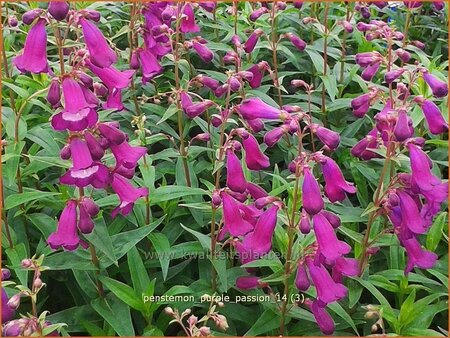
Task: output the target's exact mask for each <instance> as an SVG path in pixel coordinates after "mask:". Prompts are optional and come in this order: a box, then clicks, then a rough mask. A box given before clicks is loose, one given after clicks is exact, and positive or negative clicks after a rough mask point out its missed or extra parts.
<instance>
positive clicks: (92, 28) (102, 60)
mask: <svg viewBox="0 0 450 338" xmlns="http://www.w3.org/2000/svg"><path fill="white" fill-rule="evenodd" d="M79 22H80V25H81V28H82V30H83V36H84V41H85V42H86V46H87V48H88V50H89V56H90V59H91V62H92V63H93V64H94V65H95V66H97V67H100V68H106V67H110V66H111V65H112V64H113V63H116V62H117V55H116V53H114V51H113V50H112V49H111V47H110V46H109V45H108V43H107V42H106V39H105V37H104V36H103V34H102V32H101V31H100V29H98V28H97V26H96V25H95V24H93V23H92V22H90V21H89V20H86V19H85V18H83V17H81V18H80V21H79ZM94 73H95V72H94ZM97 75H98V74H97Z"/></svg>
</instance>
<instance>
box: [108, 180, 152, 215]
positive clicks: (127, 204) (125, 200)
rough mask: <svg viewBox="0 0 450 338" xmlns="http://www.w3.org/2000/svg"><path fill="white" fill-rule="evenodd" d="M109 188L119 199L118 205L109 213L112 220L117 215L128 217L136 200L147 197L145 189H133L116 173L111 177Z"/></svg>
mask: <svg viewBox="0 0 450 338" xmlns="http://www.w3.org/2000/svg"><path fill="white" fill-rule="evenodd" d="M111 187H112V189H113V190H114V192H115V193H116V194H117V195H118V196H119V199H120V204H119V205H118V206H117V207H116V208H115V209H114V210H113V211H112V213H111V216H112V217H113V218H114V217H116V216H117V214H119V213H121V214H122V215H123V216H126V215H128V214H129V213H130V212H131V210H132V209H133V206H134V203H135V202H136V200H138V199H139V198H141V197H144V196H148V189H147V188H145V187H142V188H135V187H133V185H131V183H130V182H129V181H128V180H127V179H126V178H125V177H123V176H122V175H119V174H117V173H115V174H114V175H113V179H112V182H111Z"/></svg>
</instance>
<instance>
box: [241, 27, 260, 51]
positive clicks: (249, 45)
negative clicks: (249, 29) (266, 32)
mask: <svg viewBox="0 0 450 338" xmlns="http://www.w3.org/2000/svg"><path fill="white" fill-rule="evenodd" d="M262 33H263V31H262V29H259V28H257V29H255V31H254V32H253V33H252V34H251V35H250V37H249V38H248V39H247V41H246V42H245V43H244V47H243V49H244V51H245V52H246V53H251V52H253V50H254V49H255V47H256V43H257V42H258V39H259V37H260V36H261V35H262Z"/></svg>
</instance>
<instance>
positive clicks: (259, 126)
mask: <svg viewBox="0 0 450 338" xmlns="http://www.w3.org/2000/svg"><path fill="white" fill-rule="evenodd" d="M247 123H248V126H249V127H250V129H251V130H252V131H253V132H254V133H259V132H260V131H261V130H263V129H264V121H263V120H261V119H254V120H248V121H247Z"/></svg>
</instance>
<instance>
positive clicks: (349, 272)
mask: <svg viewBox="0 0 450 338" xmlns="http://www.w3.org/2000/svg"><path fill="white" fill-rule="evenodd" d="M358 274H359V264H358V260H357V259H354V258H345V257H339V258H337V259H336V261H335V262H334V266H333V269H332V271H331V276H332V278H333V280H335V281H337V282H339V283H342V279H343V276H357V275H358Z"/></svg>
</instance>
